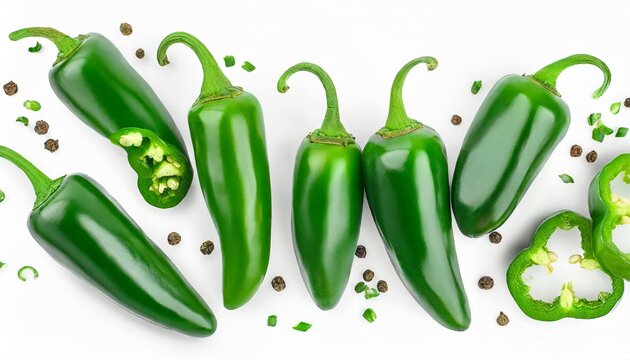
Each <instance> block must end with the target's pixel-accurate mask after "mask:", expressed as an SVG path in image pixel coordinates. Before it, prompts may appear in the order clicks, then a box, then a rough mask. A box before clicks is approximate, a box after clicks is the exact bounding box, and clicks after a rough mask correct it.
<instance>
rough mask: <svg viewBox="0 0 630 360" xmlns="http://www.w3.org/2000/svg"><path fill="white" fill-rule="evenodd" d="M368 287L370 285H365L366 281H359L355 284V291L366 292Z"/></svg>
mask: <svg viewBox="0 0 630 360" xmlns="http://www.w3.org/2000/svg"><path fill="white" fill-rule="evenodd" d="M367 289H368V286H367V285H365V283H364V282H363V281H359V282H358V283H357V284H356V285H355V286H354V292H356V293H357V294H360V293H362V292H364V291H365V290H367Z"/></svg>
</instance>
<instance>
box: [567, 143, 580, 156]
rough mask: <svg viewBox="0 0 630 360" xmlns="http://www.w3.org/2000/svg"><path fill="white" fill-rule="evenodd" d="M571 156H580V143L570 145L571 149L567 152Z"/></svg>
mask: <svg viewBox="0 0 630 360" xmlns="http://www.w3.org/2000/svg"><path fill="white" fill-rule="evenodd" d="M569 153H570V154H571V157H580V156H582V147H581V146H580V145H573V146H571V151H570V152H569Z"/></svg>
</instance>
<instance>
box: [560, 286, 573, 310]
mask: <svg viewBox="0 0 630 360" xmlns="http://www.w3.org/2000/svg"><path fill="white" fill-rule="evenodd" d="M576 301H577V299H576V298H575V293H574V292H573V283H572V282H569V283H568V284H562V291H561V292H560V306H562V307H563V308H565V309H569V308H571V307H573V304H574V303H575V302H576Z"/></svg>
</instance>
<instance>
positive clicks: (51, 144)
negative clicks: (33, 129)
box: [44, 139, 59, 153]
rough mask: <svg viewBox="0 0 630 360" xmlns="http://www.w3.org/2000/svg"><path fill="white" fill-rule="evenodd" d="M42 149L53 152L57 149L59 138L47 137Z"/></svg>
mask: <svg viewBox="0 0 630 360" xmlns="http://www.w3.org/2000/svg"><path fill="white" fill-rule="evenodd" d="M44 149H46V150H48V151H50V152H51V153H52V152H55V151H57V150H58V149H59V140H54V139H48V140H46V142H45V143H44Z"/></svg>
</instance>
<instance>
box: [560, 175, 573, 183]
mask: <svg viewBox="0 0 630 360" xmlns="http://www.w3.org/2000/svg"><path fill="white" fill-rule="evenodd" d="M558 177H559V178H560V179H562V182H564V183H565V184H573V183H574V182H575V181H573V178H572V177H571V175H568V174H561V175H558Z"/></svg>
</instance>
